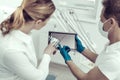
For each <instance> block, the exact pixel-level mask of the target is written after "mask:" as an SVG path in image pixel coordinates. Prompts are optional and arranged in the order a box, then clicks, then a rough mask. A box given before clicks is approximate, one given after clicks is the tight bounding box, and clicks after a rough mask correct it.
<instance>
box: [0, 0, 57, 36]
mask: <svg viewBox="0 0 120 80" xmlns="http://www.w3.org/2000/svg"><path fill="white" fill-rule="evenodd" d="M54 11H55V5H54V4H53V2H52V1H51V0H23V2H22V4H21V6H19V7H18V8H17V9H16V10H15V12H14V13H13V14H12V15H11V16H10V17H9V18H8V19H6V20H4V21H3V22H2V23H1V28H0V29H1V31H2V34H3V35H6V34H8V33H9V32H10V31H11V30H12V29H19V28H20V27H21V26H22V25H23V24H24V23H26V22H29V21H32V20H39V19H41V20H42V21H44V20H46V19H47V18H49V17H50V15H51V14H52V13H53V12H54Z"/></svg>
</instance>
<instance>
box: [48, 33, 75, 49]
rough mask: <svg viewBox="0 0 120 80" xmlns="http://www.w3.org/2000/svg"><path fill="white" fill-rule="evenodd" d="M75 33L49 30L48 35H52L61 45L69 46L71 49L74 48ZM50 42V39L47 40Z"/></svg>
mask: <svg viewBox="0 0 120 80" xmlns="http://www.w3.org/2000/svg"><path fill="white" fill-rule="evenodd" d="M75 35H76V34H75V33H64V32H52V31H50V32H49V37H51V36H52V37H54V38H56V39H58V40H59V41H60V44H61V45H62V46H64V45H65V46H69V47H70V48H71V49H73V50H74V49H76V42H75ZM48 43H50V41H48Z"/></svg>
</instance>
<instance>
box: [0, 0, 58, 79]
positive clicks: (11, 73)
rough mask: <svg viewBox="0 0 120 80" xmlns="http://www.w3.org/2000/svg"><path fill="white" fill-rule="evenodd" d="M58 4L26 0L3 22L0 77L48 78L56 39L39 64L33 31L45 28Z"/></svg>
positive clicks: (0, 37)
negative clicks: (31, 35)
mask: <svg viewBox="0 0 120 80" xmlns="http://www.w3.org/2000/svg"><path fill="white" fill-rule="evenodd" d="M54 11H55V6H54V4H53V2H52V1H51V0H23V2H22V4H21V6H19V7H18V8H17V9H16V10H15V12H14V13H13V14H12V15H11V16H10V17H9V18H8V19H7V20H5V21H3V22H2V23H1V31H0V32H1V36H0V80H45V79H46V77H47V75H48V72H49V63H50V59H51V58H50V55H52V54H53V53H54V51H56V49H55V47H54V43H52V44H50V45H48V47H47V48H46V49H45V51H44V55H43V58H42V61H41V63H38V64H37V59H36V55H35V51H34V46H33V41H32V38H31V37H30V31H31V30H33V29H36V30H39V29H41V28H42V27H43V26H44V25H45V24H46V23H47V21H48V20H49V18H50V16H51V15H52V13H53V12H54Z"/></svg>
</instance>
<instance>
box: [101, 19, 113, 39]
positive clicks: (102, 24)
mask: <svg viewBox="0 0 120 80" xmlns="http://www.w3.org/2000/svg"><path fill="white" fill-rule="evenodd" d="M106 22H107V21H105V22H104V23H102V22H101V21H100V22H99V32H100V33H101V35H102V36H104V37H105V38H108V32H109V31H110V29H111V28H110V29H109V30H108V31H104V30H103V27H104V24H105V23H106Z"/></svg>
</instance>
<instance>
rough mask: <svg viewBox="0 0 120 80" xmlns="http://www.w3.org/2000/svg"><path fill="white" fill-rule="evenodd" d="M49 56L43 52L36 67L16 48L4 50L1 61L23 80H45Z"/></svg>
mask: <svg viewBox="0 0 120 80" xmlns="http://www.w3.org/2000/svg"><path fill="white" fill-rule="evenodd" d="M50 59H51V58H50V56H49V55H48V54H44V56H43V59H42V61H41V63H40V66H39V67H38V69H37V68H36V67H35V66H33V65H32V64H31V62H30V61H29V59H28V58H27V56H26V55H25V54H24V53H22V52H19V51H16V50H8V51H6V53H5V55H4V57H3V62H4V64H5V66H6V68H7V69H8V70H9V71H10V72H11V74H12V73H13V74H16V75H17V76H19V77H20V78H21V79H25V80H45V79H46V77H47V75H48V72H49V63H50Z"/></svg>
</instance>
